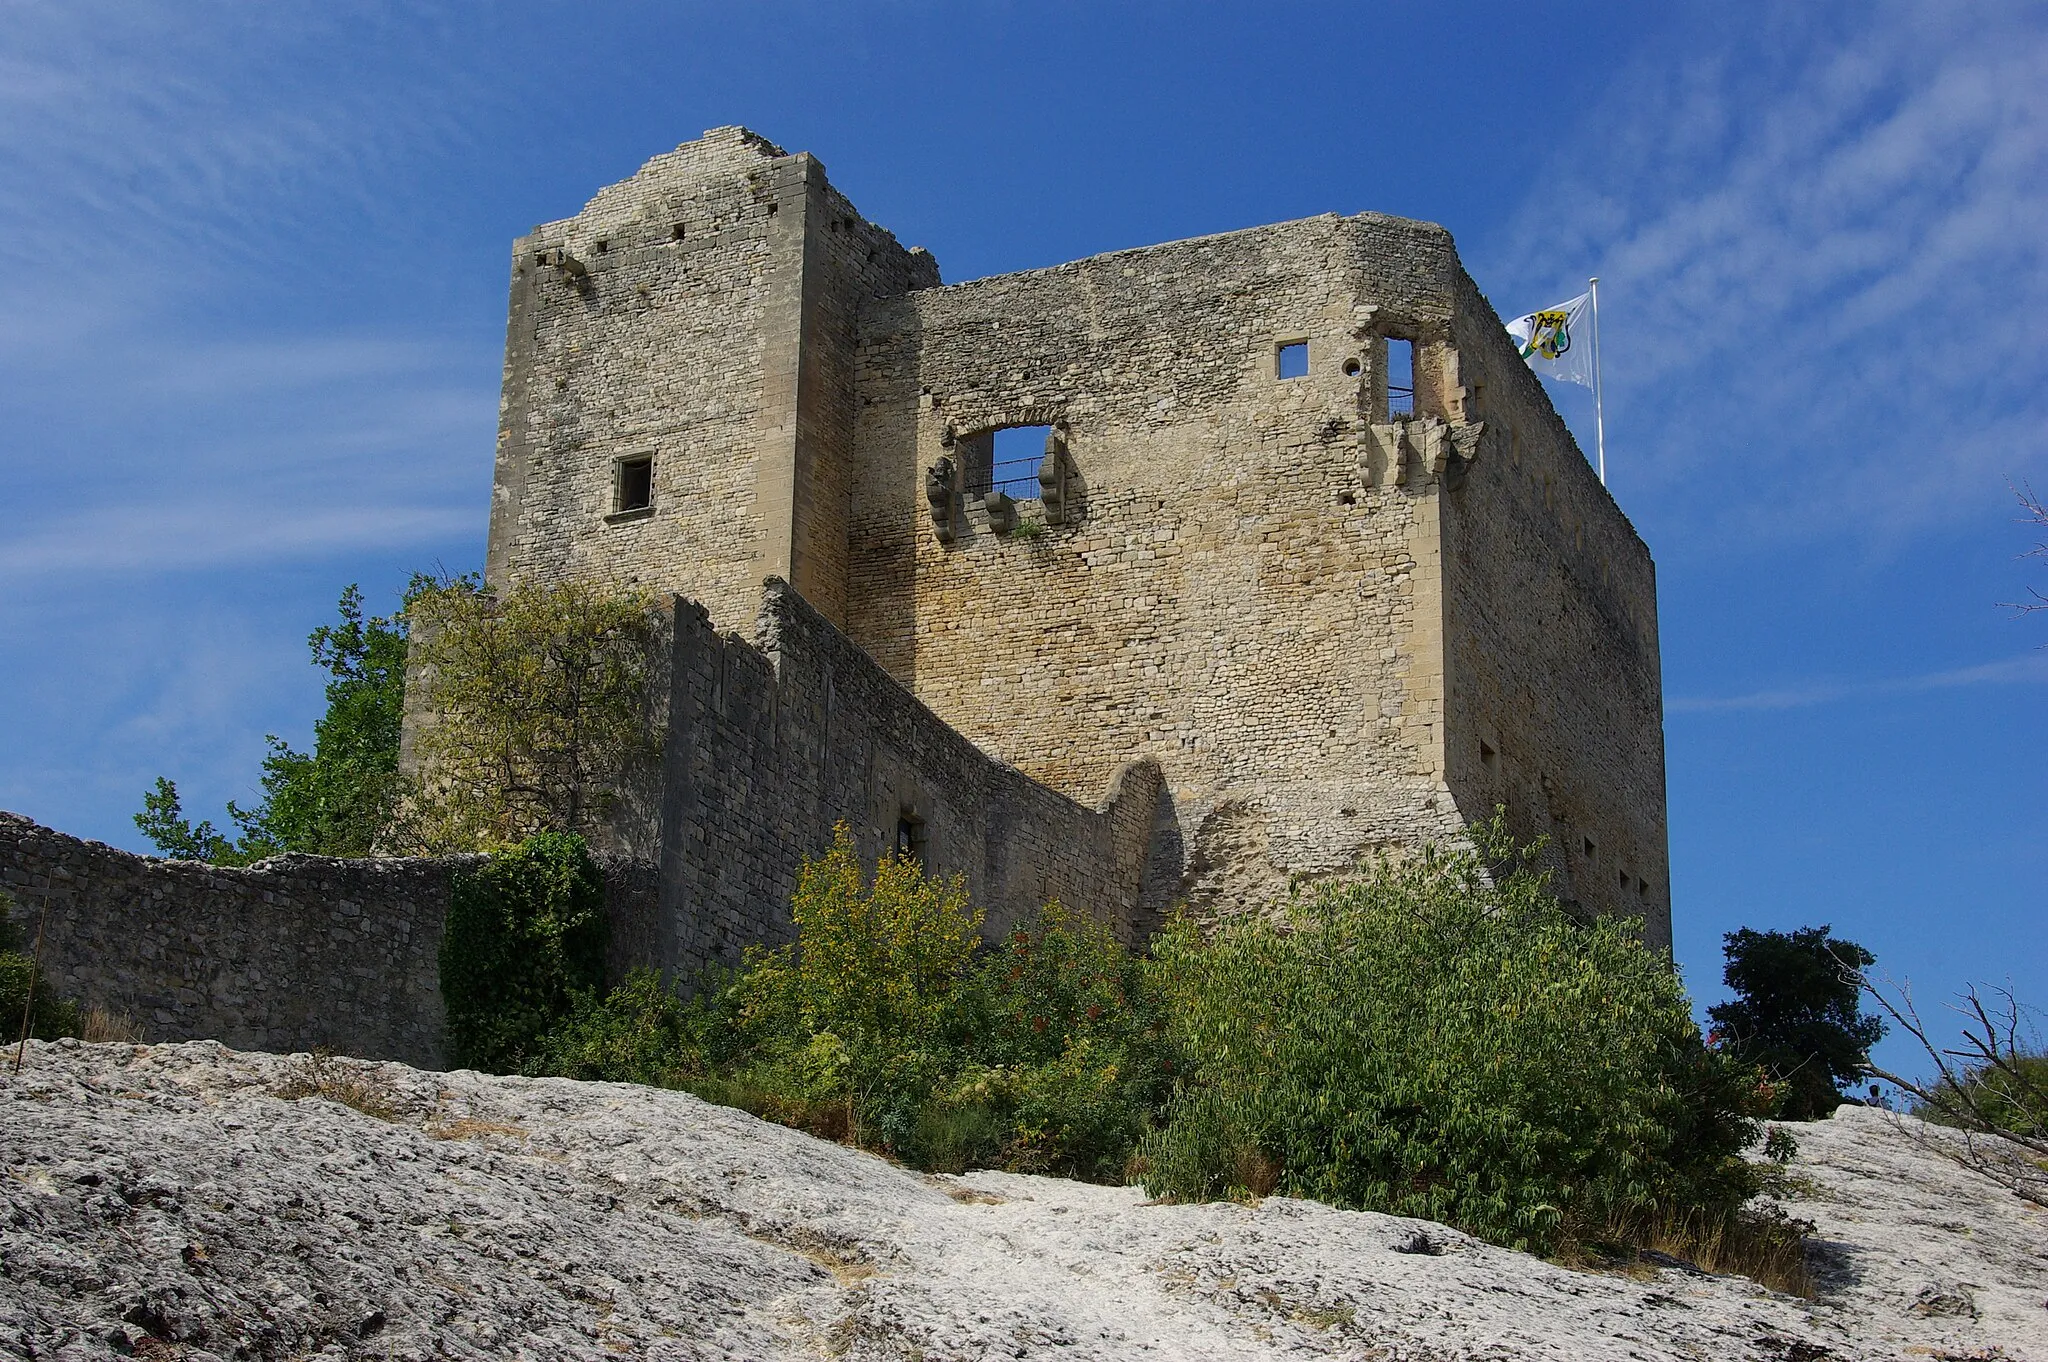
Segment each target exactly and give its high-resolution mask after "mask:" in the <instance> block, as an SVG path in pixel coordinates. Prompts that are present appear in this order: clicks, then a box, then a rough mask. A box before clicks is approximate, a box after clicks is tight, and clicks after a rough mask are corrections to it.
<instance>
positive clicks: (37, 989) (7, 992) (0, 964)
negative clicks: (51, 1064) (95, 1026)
mask: <svg viewBox="0 0 2048 1362" xmlns="http://www.w3.org/2000/svg"><path fill="white" fill-rule="evenodd" d="M13 912H14V900H13V899H12V898H10V897H9V896H8V895H6V894H4V893H0V1035H5V1036H6V1037H7V1038H8V1040H10V1041H13V1040H17V1039H18V1038H19V1037H20V1036H21V1024H22V1021H23V1019H24V1018H26V1020H27V1021H28V1034H29V1035H30V1037H32V1038H33V1039H36V1040H56V1039H57V1038H58V1037H60V1036H75V1035H77V1034H79V1031H80V1029H81V1027H80V1022H79V1016H78V1004H77V1003H75V1002H72V1001H70V1000H69V999H65V998H59V997H58V996H57V995H56V993H55V992H53V991H52V990H51V988H50V981H49V979H48V978H47V977H46V976H45V975H44V974H43V972H42V970H41V969H39V968H37V966H36V962H35V960H34V959H33V958H32V957H30V956H28V955H26V954H24V953H23V951H22V947H23V946H25V945H27V944H28V943H27V941H26V940H25V939H24V936H23V933H22V931H21V929H20V928H19V927H17V926H16V925H15V923H14V918H13Z"/></svg>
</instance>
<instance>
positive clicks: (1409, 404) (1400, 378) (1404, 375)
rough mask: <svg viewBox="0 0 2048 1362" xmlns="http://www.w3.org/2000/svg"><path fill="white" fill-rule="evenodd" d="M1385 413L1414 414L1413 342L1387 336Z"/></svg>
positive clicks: (1392, 414)
mask: <svg viewBox="0 0 2048 1362" xmlns="http://www.w3.org/2000/svg"><path fill="white" fill-rule="evenodd" d="M1387 414H1388V415H1389V416H1412V415H1414V414H1415V342H1413V341H1405V340H1399V339H1396V338H1395V337H1392V336H1389V337H1387Z"/></svg>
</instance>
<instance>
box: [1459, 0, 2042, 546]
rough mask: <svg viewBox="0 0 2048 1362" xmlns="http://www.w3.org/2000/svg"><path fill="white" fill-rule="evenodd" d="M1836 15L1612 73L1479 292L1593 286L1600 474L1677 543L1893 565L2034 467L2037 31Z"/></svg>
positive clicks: (1998, 14) (1688, 36)
mask: <svg viewBox="0 0 2048 1362" xmlns="http://www.w3.org/2000/svg"><path fill="white" fill-rule="evenodd" d="M1842 13H1843V11H1842V10H1839V9H1835V8H1828V9H1826V10H1822V9H1818V8H1817V9H1813V10H1808V9H1806V8H1804V7H1793V8H1787V9H1783V10H1781V11H1779V12H1777V14H1776V15H1775V16H1774V17H1772V18H1770V19H1768V20H1765V21H1762V22H1760V23H1756V24H1747V23H1746V24H1745V25H1744V27H1743V29H1742V30H1741V31H1740V34H1739V36H1738V33H1737V30H1735V29H1734V28H1733V26H1728V27H1725V28H1723V29H1722V30H1720V31H1718V32H1714V33H1711V34H1709V33H1705V32H1702V31H1699V30H1691V31H1688V32H1686V33H1685V34H1684V35H1683V36H1682V38H1681V39H1680V40H1679V41H1686V42H1694V43H1696V44H1697V45H1698V49H1697V51H1696V52H1695V53H1693V54H1692V55H1690V56H1686V57H1683V58H1681V57H1679V56H1678V55H1677V54H1675V53H1674V52H1673V51H1670V50H1660V51H1657V52H1654V53H1651V54H1648V55H1647V56H1645V58H1644V59H1643V61H1642V62H1641V64H1640V65H1638V66H1636V67H1634V68H1631V69H1629V70H1627V71H1624V72H1622V73H1621V74H1619V75H1618V76H1617V77H1616V78H1615V79H1614V80H1613V82H1612V84H1611V86H1610V88H1609V89H1608V91H1607V92H1606V95H1605V97H1604V98H1603V99H1601V100H1600V101H1598V102H1597V103H1596V105H1595V106H1594V108H1593V110H1592V111H1591V113H1590V114H1589V115H1588V116H1587V118H1586V119H1585V122H1584V123H1583V124H1582V125H1581V126H1579V127H1577V128H1576V129H1574V131H1573V134H1572V136H1571V138H1570V139H1569V142H1568V144H1567V145H1566V146H1564V147H1563V148H1562V149H1561V150H1560V153H1559V156H1558V159H1557V164H1556V166H1555V168H1554V170H1553V173H1552V174H1551V175H1549V176H1548V177H1546V179H1545V181H1544V183H1543V184H1542V186H1541V188H1540V189H1539V190H1538V191H1537V193H1536V194H1535V195H1533V196H1532V199H1531V201H1530V203H1529V204H1528V205H1527V206H1526V208H1525V209H1524V210H1523V211H1522V212H1521V213H1520V214H1519V215H1518V219H1517V221H1516V224H1515V227H1514V229H1513V231H1512V232H1511V233H1509V234H1508V235H1507V236H1506V237H1504V238H1503V239H1502V244H1501V245H1500V246H1499V248H1498V250H1497V254H1498V256H1499V261H1500V263H1499V267H1498V268H1497V269H1494V270H1491V271H1490V277H1495V278H1500V279H1505V280H1508V281H1511V286H1512V287H1514V288H1515V290H1516V295H1515V298H1514V300H1512V301H1510V300H1507V299H1502V300H1501V301H1502V302H1503V307H1504V310H1506V311H1514V310H1519V309H1520V308H1521V307H1522V306H1523V305H1525V303H1526V304H1527V305H1535V304H1538V303H1543V302H1548V301H1551V299H1552V297H1553V296H1563V294H1562V292H1561V290H1566V289H1572V290H1574V291H1575V289H1576V284H1575V282H1574V281H1575V280H1576V279H1578V278H1582V277H1583V276H1582V275H1581V274H1579V273H1577V272H1575V271H1573V269H1572V267H1573V266H1579V267H1581V268H1583V269H1584V270H1585V272H1598V273H1599V274H1600V275H1601V276H1602V283H1603V302H1605V303H1606V308H1605V311H1606V315H1605V316H1604V317H1603V318H1602V330H1603V333H1604V334H1603V337H1602V339H1603V341H1604V342H1605V347H1606V360H1607V377H1608V394H1609V410H1608V443H1609V454H1610V464H1611V465H1613V466H1615V467H1616V470H1617V472H1619V473H1620V477H1621V482H1622V486H1623V487H1624V488H1625V489H1627V490H1628V491H1629V493H1630V494H1632V495H1633V496H1634V497H1636V498H1637V499H1638V500H1637V504H1639V505H1640V504H1642V499H1643V498H1646V497H1647V498H1649V499H1650V500H1651V505H1650V509H1651V511H1652V512H1653V513H1659V514H1662V515H1664V516H1665V517H1666V518H1667V519H1668V520H1671V521H1675V522H1677V523H1678V525H1680V526H1685V525H1691V526H1693V527H1696V528H1698V529H1700V530H1702V531H1704V532H1708V533H1712V534H1715V535H1724V534H1726V533H1728V532H1730V531H1731V530H1732V531H1736V532H1739V533H1742V534H1745V535H1750V536H1760V537H1785V536H1810V535H1814V534H1841V533H1856V534H1863V535H1874V536H1876V537H1878V538H1896V537H1897V536H1900V535H1902V534H1910V533H1911V532H1913V531H1914V530H1915V529H1916V528H1922V527H1926V526H1928V525H1930V524H1937V523H1941V522H1944V521H1947V520H1952V519H1954V518H1955V517H1957V516H1958V515H1962V514H1969V515H1976V514H1980V513H1981V512H1982V510H1983V508H1985V507H1986V506H1987V505H1989V504H1990V503H1991V502H1992V501H1993V500H1994V499H1995V498H1996V497H1997V496H1999V495H2001V494H2002V490H2003V489H2002V480H2003V477H2004V476H2006V475H2017V476H2024V475H2026V474H2027V473H2028V472H2029V471H2035V472H2038V471H2040V470H2042V469H2044V468H2048V440H2044V438H2043V436H2044V434H2048V351H2044V349H2043V347H2042V345H2041V341H2040V332H2041V318H2042V317H2043V316H2048V232H2044V231H2043V230H2042V224H2043V223H2044V222H2048V10H2043V9H2041V8H2039V7H2031V6H2010V5H1996V4H1976V3H1967V2H1965V3H1958V4H1955V5H1950V6H1941V7H1938V8H1936V7H1927V6H1912V5H1904V4H1895V3H1881V4H1876V5H1872V6H1869V7H1868V8H1867V9H1859V10H1857V11H1856V13H1857V16H1858V22H1856V23H1855V24H1853V25H1849V26H1846V27H1844V26H1841V25H1839V24H1838V23H1837V22H1836V21H1837V20H1839V19H1840V17H1841V15H1842ZM1705 22H1708V21H1707V20H1702V23H1705ZM1711 22H1713V23H1716V24H1726V15H1724V14H1721V13H1720V12H1715V14H1714V16H1713V18H1712V19H1711ZM1524 295H1526V297H1525V296H1524Z"/></svg>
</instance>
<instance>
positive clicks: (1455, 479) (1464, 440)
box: [1444, 421, 1486, 492]
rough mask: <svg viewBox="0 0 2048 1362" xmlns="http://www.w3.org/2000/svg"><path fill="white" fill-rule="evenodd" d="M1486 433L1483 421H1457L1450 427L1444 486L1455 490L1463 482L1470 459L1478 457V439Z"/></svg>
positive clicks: (1469, 466)
mask: <svg viewBox="0 0 2048 1362" xmlns="http://www.w3.org/2000/svg"><path fill="white" fill-rule="evenodd" d="M1484 434H1486V422H1484V421H1458V422H1455V423H1453V424H1452V426H1451V428H1450V440H1451V461H1450V466H1449V467H1448V468H1446V469H1445V470H1444V486H1445V487H1446V488H1448V489H1450V490H1451V491H1453V492H1455V491H1457V490H1458V489H1459V488H1460V487H1462V486H1463V485H1464V483H1465V474H1466V471H1467V470H1469V469H1470V468H1471V466H1472V461H1473V460H1474V459H1477V458H1478V457H1479V439H1480V437H1481V436H1483V435H1484Z"/></svg>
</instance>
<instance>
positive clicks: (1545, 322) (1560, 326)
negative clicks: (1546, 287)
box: [1508, 293, 1593, 388]
mask: <svg viewBox="0 0 2048 1362" xmlns="http://www.w3.org/2000/svg"><path fill="white" fill-rule="evenodd" d="M1590 297H1592V295H1591V294H1590V293H1581V294H1580V295H1579V296H1578V297H1576V298H1573V299H1572V300H1571V301H1569V302H1564V303H1559V304H1558V305H1557V306H1555V307H1546V308H1544V309H1543V310H1542V311H1541V312H1531V313H1530V314H1529V315H1528V316H1526V317H1517V318H1515V319H1514V320H1513V321H1511V322H1509V323H1508V334H1509V335H1510V336H1513V337H1514V338H1515V348H1516V349H1517V350H1519V351H1521V353H1522V358H1523V359H1525V360H1527V361H1529V367H1530V368H1531V369H1534V370H1535V371H1536V372H1537V373H1538V374H1540V375H1542V376H1543V377H1544V378H1550V379H1556V380H1557V381H1558V382H1560V383H1577V384H1579V385H1580V386H1582V387H1587V388H1590V387H1592V386H1593V337H1592V336H1591V334H1589V333H1588V332H1586V331H1585V330H1583V329H1582V327H1583V326H1585V325H1590V323H1588V322H1587V319H1586V300H1587V299H1589V298H1590Z"/></svg>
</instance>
